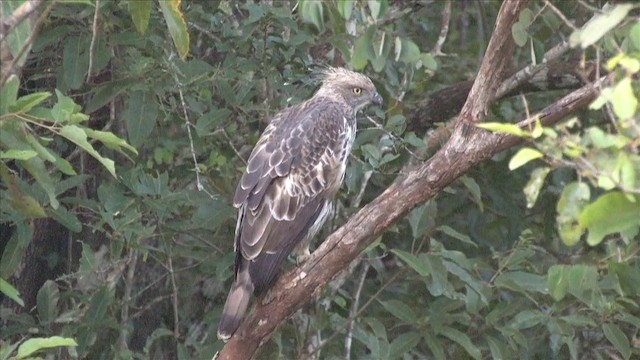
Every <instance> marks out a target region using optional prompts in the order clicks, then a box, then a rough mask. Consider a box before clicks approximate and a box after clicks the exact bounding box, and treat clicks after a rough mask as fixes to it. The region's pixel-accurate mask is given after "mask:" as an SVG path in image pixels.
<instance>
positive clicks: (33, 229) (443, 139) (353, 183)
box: [0, 0, 640, 359]
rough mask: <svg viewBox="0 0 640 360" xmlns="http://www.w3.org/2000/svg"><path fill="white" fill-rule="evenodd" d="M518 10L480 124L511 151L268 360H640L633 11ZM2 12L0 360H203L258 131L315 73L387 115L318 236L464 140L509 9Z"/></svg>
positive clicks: (376, 118)
mask: <svg viewBox="0 0 640 360" xmlns="http://www.w3.org/2000/svg"><path fill="white" fill-rule="evenodd" d="M520 3H521V4H523V5H526V6H525V7H524V9H523V10H521V11H518V13H517V14H515V15H514V16H516V19H517V21H515V23H514V24H513V25H512V26H510V30H511V31H510V32H508V33H506V34H502V36H503V37H504V36H507V37H508V39H509V41H511V42H515V44H516V47H515V51H514V52H513V56H511V55H509V56H510V57H509V66H508V69H506V70H505V72H504V73H496V74H495V81H499V83H494V84H491V86H493V85H495V87H497V92H496V94H495V96H493V97H492V98H491V99H490V103H491V106H490V107H489V109H488V111H487V112H486V113H485V114H479V115H478V117H480V118H481V119H482V122H483V123H484V124H480V125H478V126H480V127H482V128H483V129H486V131H488V132H495V133H497V134H507V135H512V136H516V137H518V138H519V139H520V142H521V144H522V145H518V146H516V147H513V148H507V147H508V146H504V147H503V148H506V150H503V151H497V150H496V153H495V155H493V156H490V159H489V160H486V161H482V162H480V163H479V164H478V165H477V166H474V167H472V168H471V169H470V170H468V171H465V172H464V173H463V174H462V176H459V177H458V178H457V180H455V181H453V182H451V183H449V184H447V185H448V186H446V187H444V189H443V190H442V191H440V192H439V193H438V194H437V195H436V196H434V197H431V198H429V200H427V201H426V202H421V203H419V204H416V205H417V206H415V207H412V209H411V211H410V212H408V213H407V214H406V215H404V214H403V216H402V218H401V219H400V220H398V221H395V220H394V221H393V223H392V224H390V225H385V229H384V231H383V232H381V234H380V235H377V236H375V238H370V239H368V240H367V241H368V242H367V243H366V244H365V245H366V248H365V249H364V251H362V252H361V254H360V255H359V256H358V257H357V258H356V259H355V260H354V261H351V262H349V265H348V266H346V267H345V268H344V269H341V270H342V271H341V272H340V273H339V274H338V275H337V276H336V277H335V278H334V279H333V280H332V281H331V282H330V283H329V284H328V286H326V287H322V288H320V289H316V291H315V293H314V294H313V295H314V296H312V294H311V293H310V294H309V299H308V300H309V301H307V302H306V305H305V306H304V307H303V308H302V309H301V310H300V311H298V312H296V313H295V315H293V316H292V317H291V318H290V319H289V320H287V321H284V322H283V323H282V324H281V325H280V326H279V327H278V329H277V330H276V332H275V333H273V334H272V336H270V337H269V338H265V342H264V344H263V345H262V346H261V349H260V352H259V354H258V355H257V357H258V358H268V359H275V358H281V359H303V358H305V359H316V358H317V359H320V358H321V359H345V358H346V359H348V358H353V359H425V358H427V359H450V358H455V359H466V358H473V359H484V358H495V359H509V358H531V359H536V358H539V359H547V358H561V359H565V358H572V359H630V358H632V357H635V356H640V330H639V329H640V300H639V299H640V296H639V295H640V286H638V285H639V284H640V261H639V258H638V252H639V249H640V235H639V230H640V175H639V174H640V155H639V151H640V140H639V139H640V111H639V110H638V100H637V99H638V94H639V89H640V85H639V83H638V76H639V75H638V74H639V73H640V6H638V5H635V4H634V3H625V2H621V1H617V2H611V3H609V4H606V3H605V2H604V1H530V2H527V1H524V2H520ZM1 6H2V8H1V10H2V13H1V16H2V24H1V29H0V55H1V56H0V57H1V60H2V71H1V72H0V86H1V89H0V159H1V160H2V161H1V162H0V180H1V183H0V196H1V204H0V205H1V206H0V209H1V211H0V231H1V233H0V250H1V252H2V254H1V264H0V291H1V293H2V295H0V296H2V297H1V299H0V324H1V329H0V339H1V340H0V346H1V348H0V359H24V358H29V357H32V356H41V357H45V356H49V357H53V358H89V359H112V358H118V359H120V358H122V359H129V358H140V359H146V358H153V359H169V358H176V359H210V358H212V357H213V356H214V354H215V353H216V352H218V351H220V350H221V349H222V348H223V346H224V343H222V342H221V341H219V340H217V339H216V337H215V332H216V326H217V322H218V318H219V315H220V311H221V309H222V305H223V304H224V300H225V297H226V294H227V290H228V286H229V284H230V280H231V277H232V270H231V267H232V263H233V257H234V255H233V242H232V239H233V232H234V227H235V215H236V214H235V210H234V209H233V208H232V207H231V206H230V203H231V198H232V196H233V192H234V190H235V185H236V183H237V181H238V179H239V177H240V175H241V174H242V171H243V169H244V166H245V160H246V159H247V157H248V155H249V153H250V151H251V148H252V146H253V144H255V142H256V140H257V138H258V136H259V135H260V133H261V131H262V130H263V129H264V128H265V126H266V124H267V122H268V119H269V117H270V116H271V115H273V114H274V113H275V112H277V111H278V110H279V109H281V108H283V107H286V106H287V105H288V104H292V103H297V102H300V101H302V100H304V99H306V98H307V97H308V96H310V94H312V92H313V91H314V89H315V88H316V86H317V81H316V79H315V77H314V72H313V70H314V69H317V68H318V67H323V66H327V65H331V66H345V67H349V68H352V69H355V70H358V71H362V72H364V73H366V74H367V75H369V76H370V77H371V78H372V80H373V81H374V83H375V84H376V86H377V88H378V90H379V91H380V92H381V94H382V95H383V97H384V99H385V105H384V106H383V107H374V108H372V109H370V110H368V111H367V112H366V113H365V114H362V115H361V118H360V121H359V132H358V134H357V138H356V144H355V145H354V150H353V154H352V156H351V161H350V165H349V168H348V173H347V176H346V179H345V185H344V186H343V189H342V191H341V192H340V193H339V196H338V199H337V200H338V207H337V209H338V211H337V212H336V214H335V216H334V218H332V219H331V221H330V222H329V224H328V225H327V226H326V229H325V230H324V231H323V232H322V234H321V236H320V237H321V238H323V239H324V238H326V237H327V236H328V235H329V234H331V233H332V231H333V230H336V229H338V228H339V227H340V226H341V225H343V224H345V223H346V222H347V220H348V219H349V218H352V217H353V215H354V214H356V213H357V212H358V210H359V209H361V208H362V207H363V206H364V205H366V204H369V203H372V202H374V201H375V199H377V198H379V197H380V196H381V194H382V195H384V192H385V190H386V189H388V188H390V187H391V186H392V184H393V183H394V181H398V180H402V178H403V177H404V176H409V175H410V174H412V169H415V167H419V166H420V165H421V164H428V162H429V161H430V160H429V159H430V158H431V157H432V156H434V154H437V152H438V150H439V149H440V148H441V146H443V144H445V143H447V140H448V139H449V137H450V136H451V134H452V133H454V136H453V137H452V138H451V139H458V140H457V141H464V137H462V140H459V138H456V135H455V134H456V133H457V131H459V129H460V127H459V126H458V125H456V124H457V123H456V116H457V115H458V113H459V112H460V110H461V109H463V106H464V105H465V101H466V100H467V95H468V94H469V91H470V89H471V86H472V82H473V80H474V79H475V78H476V76H477V75H478V72H479V67H480V64H481V62H482V61H483V59H487V58H492V57H498V58H499V57H500V56H501V54H500V52H499V51H495V52H494V53H486V54H485V50H487V45H488V43H489V39H492V41H493V38H494V37H497V35H500V34H495V32H494V26H495V24H496V18H497V17H498V13H499V10H500V8H501V6H502V7H504V4H503V3H502V2H499V1H428V0H427V1H386V0H370V1H339V0H334V1H310V0H307V1H298V2H296V1H265V2H261V1H260V2H259V1H255V2H254V1H179V0H173V1H152V0H129V1H125V0H116V1H107V0H73V1H71V0H59V1H41V0H30V1H29V0H11V1H3V2H2V5H1ZM502 55H505V54H502ZM489 79H493V77H490V78H489ZM489 82H490V80H489V81H487V84H488V83H489ZM487 86H489V87H490V85H487ZM593 86H597V87H596V88H595V89H596V90H597V94H599V96H593V98H595V101H593V102H592V101H591V100H589V101H587V102H584V105H582V103H581V102H579V101H576V102H575V103H574V104H578V105H575V106H573V107H572V105H571V104H567V103H566V102H563V99H568V98H571V96H572V95H575V98H576V99H581V98H580V96H581V94H583V93H585V91H586V90H588V89H592V88H593ZM565 96H566V97H565ZM584 98H585V97H584V96H583V97H582V99H584ZM572 99H573V98H572ZM471 100H473V99H471ZM542 109H545V110H544V111H542V112H541V113H539V111H541V110H542ZM562 109H564V112H562V111H563V110H562ZM567 109H568V110H567ZM554 112H555V113H558V114H560V113H561V114H562V117H561V120H562V121H558V120H560V119H558V120H553V121H546V120H545V119H548V118H551V117H552V116H553V114H554ZM536 114H539V116H538V115H536ZM523 121H524V122H523ZM516 124H518V125H516ZM523 124H524V126H523ZM482 131H485V130H482ZM471 145H472V144H469V146H471ZM498 147H500V146H498V145H496V149H497V148H498ZM445 149H447V147H446V145H445ZM500 150H502V148H500ZM442 171H443V173H444V172H445V171H447V169H442ZM428 176H429V177H438V176H439V173H435V174H428ZM379 210H383V211H384V210H385V209H379ZM386 226H388V227H386ZM361 244H364V243H361ZM293 265H294V264H293V262H292V263H291V265H290V266H288V267H290V268H291V267H293ZM248 326H249V327H251V326H253V327H257V324H253V325H252V324H249V325H248Z"/></svg>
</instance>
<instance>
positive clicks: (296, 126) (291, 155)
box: [234, 100, 348, 275]
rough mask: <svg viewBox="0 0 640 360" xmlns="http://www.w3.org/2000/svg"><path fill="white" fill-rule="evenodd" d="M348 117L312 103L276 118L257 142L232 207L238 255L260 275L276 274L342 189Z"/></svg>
mask: <svg viewBox="0 0 640 360" xmlns="http://www.w3.org/2000/svg"><path fill="white" fill-rule="evenodd" d="M346 114H348V113H347V112H346V111H345V109H344V108H343V107H341V106H339V105H337V104H326V103H323V102H319V101H318V102H313V100H311V101H309V102H307V103H304V104H301V105H300V106H295V107H292V108H289V109H287V110H285V111H284V112H282V113H281V114H279V115H278V116H276V118H274V120H273V121H272V122H271V124H270V125H269V126H268V127H267V129H265V131H264V133H263V135H262V136H261V138H260V140H259V141H258V143H257V144H256V146H255V148H254V150H253V152H252V153H251V156H250V158H249V161H248V165H247V169H246V171H245V174H244V175H243V176H242V179H241V180H240V184H239V185H238V188H237V189H236V194H235V196H234V205H235V206H238V207H240V215H239V216H240V218H239V220H238V228H237V234H236V244H235V245H236V251H238V252H239V254H238V255H240V254H241V255H242V257H243V258H244V259H247V260H254V261H256V265H258V266H257V268H259V269H257V271H263V270H264V271H265V272H268V273H272V272H276V271H277V269H278V267H279V265H280V263H281V262H282V261H283V260H284V258H286V256H288V254H289V253H290V252H291V251H292V250H293V248H294V247H295V245H297V244H298V243H299V242H300V241H301V240H302V238H304V236H305V235H306V232H307V231H308V230H309V228H310V227H311V226H312V225H313V223H314V222H315V221H316V219H317V218H318V215H319V214H320V212H321V211H322V210H323V209H324V206H325V205H326V200H327V199H330V198H332V197H333V195H334V194H335V191H337V190H338V187H339V186H340V182H341V178H342V175H343V172H344V164H343V158H342V157H343V156H344V151H343V149H342V148H343V147H344V145H343V144H342V143H343V142H344V141H343V139H344V137H345V136H347V135H345V132H346V130H345V126H346V120H345V117H346ZM258 257H262V259H258ZM268 258H271V260H267V259H268ZM258 263H263V264H262V265H259V264H258ZM264 267H268V268H267V269H263V268H264ZM265 275H266V274H265Z"/></svg>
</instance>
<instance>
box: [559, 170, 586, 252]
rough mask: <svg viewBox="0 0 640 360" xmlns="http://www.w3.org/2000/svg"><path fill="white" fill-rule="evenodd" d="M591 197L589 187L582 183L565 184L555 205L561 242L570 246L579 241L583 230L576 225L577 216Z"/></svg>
mask: <svg viewBox="0 0 640 360" xmlns="http://www.w3.org/2000/svg"><path fill="white" fill-rule="evenodd" d="M590 197H591V190H590V189H589V185H587V184H585V183H582V182H572V183H570V184H567V186H565V187H564V189H563V190H562V193H561V194H560V199H558V204H557V205H556V211H557V216H556V221H557V223H558V231H559V233H560V237H561V238H562V241H563V242H564V243H565V244H567V245H569V246H571V245H574V244H576V243H577V242H578V241H579V240H580V236H581V235H582V232H583V230H584V228H583V227H581V226H580V224H579V223H578V216H579V215H580V212H581V211H582V209H583V208H584V207H585V206H586V205H587V203H588V201H589V199H590Z"/></svg>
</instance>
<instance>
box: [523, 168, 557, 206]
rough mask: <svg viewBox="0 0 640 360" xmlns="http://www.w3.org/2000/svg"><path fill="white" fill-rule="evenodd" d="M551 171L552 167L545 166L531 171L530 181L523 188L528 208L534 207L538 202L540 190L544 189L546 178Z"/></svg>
mask: <svg viewBox="0 0 640 360" xmlns="http://www.w3.org/2000/svg"><path fill="white" fill-rule="evenodd" d="M550 171H551V168H550V167H546V166H545V167H539V168H536V169H534V170H533V171H532V172H531V178H530V179H529V182H527V185H525V187H524V189H522V191H523V192H524V195H525V197H526V198H527V208H528V209H531V208H533V206H534V205H535V204H536V201H537V199H538V195H540V190H542V186H543V185H544V180H545V179H546V178H547V175H548V174H549V172H550Z"/></svg>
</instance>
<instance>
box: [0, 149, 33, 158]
mask: <svg viewBox="0 0 640 360" xmlns="http://www.w3.org/2000/svg"><path fill="white" fill-rule="evenodd" d="M36 156H38V153H37V152H35V151H33V150H18V149H9V150H7V151H0V159H15V160H29V159H31V158H32V157H36Z"/></svg>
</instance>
